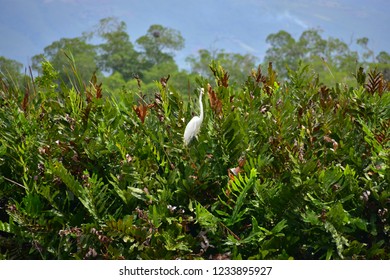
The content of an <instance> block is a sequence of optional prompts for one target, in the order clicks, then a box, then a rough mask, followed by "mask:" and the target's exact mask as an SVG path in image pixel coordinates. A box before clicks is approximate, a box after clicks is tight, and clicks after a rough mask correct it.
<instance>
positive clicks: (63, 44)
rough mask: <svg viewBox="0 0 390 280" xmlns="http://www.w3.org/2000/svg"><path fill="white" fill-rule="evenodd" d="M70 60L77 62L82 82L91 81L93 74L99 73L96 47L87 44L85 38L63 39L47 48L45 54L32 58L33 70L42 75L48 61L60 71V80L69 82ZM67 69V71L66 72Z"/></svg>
mask: <svg viewBox="0 0 390 280" xmlns="http://www.w3.org/2000/svg"><path fill="white" fill-rule="evenodd" d="M69 58H72V59H73V60H74V61H75V62H76V66H77V69H78V74H79V76H80V78H81V80H82V81H84V82H86V81H89V79H90V78H91V76H92V74H93V73H95V72H99V71H98V67H97V53H96V48H95V46H94V45H91V44H89V43H87V38H86V37H85V36H82V37H76V38H70V39H69V38H62V39H60V40H59V41H55V42H53V43H52V44H51V45H49V46H47V47H45V49H44V53H43V54H38V55H35V56H33V58H32V68H33V69H34V70H36V71H38V73H41V63H42V61H43V59H47V60H48V61H50V63H51V64H52V65H53V67H54V68H55V69H58V71H59V74H60V78H61V80H62V81H64V82H68V81H69V74H70V73H69V67H68V65H69V63H70V61H69ZM66 69H67V70H66Z"/></svg>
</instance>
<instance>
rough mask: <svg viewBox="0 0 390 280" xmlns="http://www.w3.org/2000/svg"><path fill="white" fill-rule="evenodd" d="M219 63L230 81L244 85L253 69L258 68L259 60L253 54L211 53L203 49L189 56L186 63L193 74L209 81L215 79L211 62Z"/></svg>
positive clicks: (222, 51) (220, 51)
mask: <svg viewBox="0 0 390 280" xmlns="http://www.w3.org/2000/svg"><path fill="white" fill-rule="evenodd" d="M212 60H215V61H218V62H219V63H220V64H221V65H222V66H223V68H224V69H225V70H226V71H227V72H228V73H229V76H230V79H231V80H233V81H236V82H237V83H240V84H242V83H243V82H245V79H246V77H247V76H248V74H249V73H250V71H251V70H252V69H254V68H255V67H256V62H257V58H256V57H255V56H253V55H251V54H245V55H243V54H239V53H228V52H225V51H224V50H219V51H214V52H212V51H209V50H205V49H201V50H199V51H198V54H197V55H196V56H195V55H192V56H189V57H188V58H187V59H186V61H187V62H188V63H189V64H190V67H191V71H192V73H196V74H198V75H201V76H203V77H207V78H208V79H212V78H213V73H212V72H211V71H210V67H209V65H210V62H211V61H212Z"/></svg>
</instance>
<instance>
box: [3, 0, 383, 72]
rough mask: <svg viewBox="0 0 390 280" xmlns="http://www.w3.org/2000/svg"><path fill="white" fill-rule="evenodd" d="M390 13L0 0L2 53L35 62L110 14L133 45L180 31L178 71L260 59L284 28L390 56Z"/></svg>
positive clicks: (273, 1)
mask: <svg viewBox="0 0 390 280" xmlns="http://www.w3.org/2000/svg"><path fill="white" fill-rule="evenodd" d="M389 11H390V1H389V0H293V1H290V0H191V1H187V0H163V1H159V0H0V56H4V57H6V58H9V59H14V60H17V61H19V62H21V63H23V64H24V65H25V66H27V65H30V64H31V58H32V57H33V56H34V55H36V54H40V53H43V49H44V48H45V47H46V46H48V45H50V44H51V43H52V42H54V41H57V40H59V39H61V38H74V37H79V36H81V34H82V33H83V32H88V31H92V30H93V29H94V26H96V25H97V24H98V22H99V20H100V19H102V18H105V17H111V16H113V17H117V18H118V19H119V20H121V21H124V22H125V23H126V25H127V31H128V34H129V35H130V40H131V41H132V42H133V43H134V42H135V40H136V39H138V38H139V37H141V36H142V35H144V34H146V32H147V30H148V28H149V27H150V26H151V25H152V24H161V25H163V26H165V27H169V28H173V29H176V30H178V31H180V32H181V34H182V36H183V37H184V39H185V48H184V49H183V50H180V51H178V52H176V55H175V59H176V61H177V63H178V64H179V66H180V68H188V67H189V66H188V64H187V63H186V61H185V58H186V57H188V56H189V55H196V54H197V52H198V50H199V49H209V50H221V49H224V50H225V51H227V52H235V53H242V54H246V53H250V54H252V55H255V56H256V57H258V58H259V62H261V61H262V60H263V58H264V55H265V52H266V50H267V48H268V47H269V45H267V43H266V38H267V36H268V35H269V34H271V33H276V32H278V31H280V30H285V31H287V32H289V33H290V34H291V35H292V36H293V37H294V38H296V39H297V38H299V36H300V35H301V33H302V32H303V31H305V30H307V29H309V28H320V29H321V30H322V31H323V32H322V36H323V37H324V38H327V37H329V36H330V37H334V38H339V39H341V40H343V41H344V42H346V43H347V44H351V48H353V47H352V46H353V44H352V42H355V41H356V39H357V38H361V37H367V38H369V44H368V45H369V47H370V48H371V49H372V50H373V51H374V53H376V54H378V53H379V52H380V51H386V52H388V53H390V14H389Z"/></svg>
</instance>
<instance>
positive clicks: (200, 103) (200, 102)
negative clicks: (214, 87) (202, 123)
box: [199, 88, 203, 120]
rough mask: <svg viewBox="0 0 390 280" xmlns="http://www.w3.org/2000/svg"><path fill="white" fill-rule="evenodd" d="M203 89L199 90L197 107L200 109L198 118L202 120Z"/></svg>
mask: <svg viewBox="0 0 390 280" xmlns="http://www.w3.org/2000/svg"><path fill="white" fill-rule="evenodd" d="M202 95H203V88H202V89H201V90H200V94H199V107H200V116H199V118H200V119H201V120H203V103H202Z"/></svg>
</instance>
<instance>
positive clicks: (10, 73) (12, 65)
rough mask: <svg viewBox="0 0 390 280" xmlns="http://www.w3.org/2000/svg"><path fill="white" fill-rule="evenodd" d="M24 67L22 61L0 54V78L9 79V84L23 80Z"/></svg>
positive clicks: (15, 83)
mask: <svg viewBox="0 0 390 280" xmlns="http://www.w3.org/2000/svg"><path fill="white" fill-rule="evenodd" d="M22 68H23V64H22V63H20V62H18V61H16V60H13V59H8V58H6V57H4V56H0V78H1V79H2V80H3V81H7V83H8V85H10V84H13V85H17V84H19V83H20V82H21V81H22V79H23V74H22V72H21V71H22Z"/></svg>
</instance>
